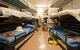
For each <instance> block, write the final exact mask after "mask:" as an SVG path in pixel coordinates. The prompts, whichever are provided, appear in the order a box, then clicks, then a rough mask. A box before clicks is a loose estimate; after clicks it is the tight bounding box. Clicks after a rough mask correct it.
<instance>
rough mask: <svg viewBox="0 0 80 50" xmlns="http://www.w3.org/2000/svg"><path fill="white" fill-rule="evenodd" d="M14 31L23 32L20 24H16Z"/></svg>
mask: <svg viewBox="0 0 80 50" xmlns="http://www.w3.org/2000/svg"><path fill="white" fill-rule="evenodd" d="M15 31H18V32H23V28H22V27H21V26H18V27H17V28H16V30H15Z"/></svg>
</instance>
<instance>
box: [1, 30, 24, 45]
mask: <svg viewBox="0 0 80 50" xmlns="http://www.w3.org/2000/svg"><path fill="white" fill-rule="evenodd" d="M10 32H12V33H13V34H15V35H19V34H21V35H19V36H17V37H16V39H18V38H20V37H22V36H24V35H25V32H17V31H10ZM13 41H15V36H11V37H4V36H2V35H0V42H2V43H7V44H9V43H12V42H13Z"/></svg>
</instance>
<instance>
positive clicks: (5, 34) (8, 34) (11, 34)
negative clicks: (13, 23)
mask: <svg viewBox="0 0 80 50" xmlns="http://www.w3.org/2000/svg"><path fill="white" fill-rule="evenodd" d="M2 35H3V36H5V37H11V36H15V34H13V33H12V32H6V33H3V34H2Z"/></svg>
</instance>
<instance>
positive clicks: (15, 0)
mask: <svg viewBox="0 0 80 50" xmlns="http://www.w3.org/2000/svg"><path fill="white" fill-rule="evenodd" d="M3 1H5V2H7V3H10V4H13V5H15V6H17V7H19V8H21V9H25V8H29V7H28V6H26V5H24V4H23V3H22V2H20V1H19V0H3Z"/></svg>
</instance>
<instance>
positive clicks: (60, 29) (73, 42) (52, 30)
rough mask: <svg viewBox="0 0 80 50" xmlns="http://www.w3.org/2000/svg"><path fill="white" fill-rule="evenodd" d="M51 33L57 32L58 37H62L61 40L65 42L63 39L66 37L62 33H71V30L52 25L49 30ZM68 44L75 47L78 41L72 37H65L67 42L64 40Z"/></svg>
mask: <svg viewBox="0 0 80 50" xmlns="http://www.w3.org/2000/svg"><path fill="white" fill-rule="evenodd" d="M50 31H51V32H52V33H54V34H57V35H58V37H59V38H60V39H62V41H64V42H65V39H66V37H65V36H64V35H67V34H70V33H73V32H68V31H66V30H64V29H62V28H60V27H54V28H52V29H51V30H50ZM66 43H67V44H68V45H70V46H72V47H77V46H78V43H79V42H77V41H76V40H74V39H71V38H67V42H66Z"/></svg>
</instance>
